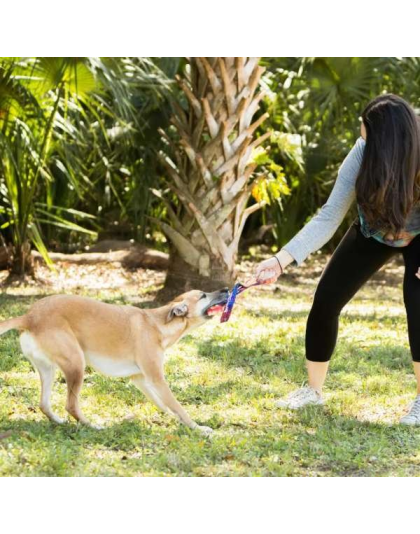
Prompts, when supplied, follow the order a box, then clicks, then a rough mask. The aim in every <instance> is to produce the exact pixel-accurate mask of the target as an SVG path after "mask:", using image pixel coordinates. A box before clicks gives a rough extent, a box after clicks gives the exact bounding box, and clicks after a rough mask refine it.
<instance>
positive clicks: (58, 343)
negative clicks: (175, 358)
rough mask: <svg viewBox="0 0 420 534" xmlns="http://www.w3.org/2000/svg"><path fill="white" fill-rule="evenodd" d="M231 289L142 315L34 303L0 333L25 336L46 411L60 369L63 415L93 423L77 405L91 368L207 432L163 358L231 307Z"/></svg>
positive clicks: (81, 301) (76, 302)
mask: <svg viewBox="0 0 420 534" xmlns="http://www.w3.org/2000/svg"><path fill="white" fill-rule="evenodd" d="M226 296H227V291H226V290H221V291H217V292H214V293H210V294H209V293H203V292H202V291H195V290H194V291H189V292H188V293H185V294H183V295H181V296H180V297H178V298H176V299H175V300H174V301H173V302H171V303H170V304H167V305H166V306H162V307H160V308H156V309H149V310H141V309H139V308H135V307H133V306H116V305H113V304H105V303H103V302H98V301H96V300H93V299H89V298H84V297H77V296H67V295H57V296H53V297H47V298H44V299H41V300H39V301H38V302H36V303H35V304H34V305H33V306H32V307H31V309H30V310H29V312H28V313H27V314H26V315H23V316H21V317H16V318H14V319H10V320H8V321H4V322H3V323H0V335H1V334H3V333H4V332H7V331H8V330H11V329H17V330H19V331H20V333H21V336H20V343H21V347H22V351H23V353H24V355H25V356H26V357H27V358H28V359H29V360H30V361H31V362H32V364H33V365H34V366H35V368H36V369H37V370H38V372H39V375H40V378H41V386H42V388H41V403H40V407H41V410H42V411H43V413H44V414H45V415H46V416H47V417H48V418H49V419H51V420H52V421H55V422H57V423H61V422H63V421H62V420H61V419H60V418H59V417H57V415H56V414H54V413H53V411H52V409H51V404H50V396H51V389H52V385H53V381H54V374H55V370H56V369H57V367H58V368H59V369H61V371H62V372H63V373H64V376H65V379H66V382H67V403H66V410H67V411H68V413H69V414H70V415H72V416H73V417H74V418H75V419H76V420H77V421H80V422H81V423H84V424H90V423H89V421H88V420H87V419H86V417H85V416H84V415H83V413H82V411H81V409H80V405H79V394H80V391H81V389H82V384H83V377H84V371H85V366H86V364H89V365H91V366H92V367H94V368H96V369H98V370H100V371H102V372H105V374H108V375H110V376H128V377H130V378H131V380H132V381H133V383H134V384H135V385H136V386H137V387H138V388H139V389H141V391H142V392H143V393H144V394H145V395H146V396H147V397H148V398H149V399H150V400H151V401H152V402H154V403H155V404H156V405H157V406H158V407H159V408H160V409H162V410H164V411H165V412H168V413H172V414H174V415H176V416H177V417H178V418H179V420H180V421H181V422H182V423H184V424H185V425H187V426H188V427H189V428H197V429H199V430H201V431H202V432H203V433H210V432H211V429H209V428H208V427H200V426H199V425H197V423H195V422H194V421H193V420H192V419H191V418H190V416H189V415H188V414H187V412H186V411H185V410H184V408H183V407H182V406H181V405H180V404H179V402H178V401H177V400H176V398H175V397H174V395H173V393H172V392H171V390H170V388H169V386H168V384H167V382H166V380H165V377H164V372H163V364H164V352H165V350H166V349H167V348H168V347H170V346H171V345H173V344H174V343H176V342H177V341H178V340H179V339H180V338H181V337H182V336H183V335H185V334H186V333H187V332H189V331H191V330H192V329H193V328H196V327H198V326H200V325H202V324H203V323H204V322H206V320H207V319H208V318H209V316H208V315H206V311H207V309H208V308H209V307H211V306H212V305H214V304H220V303H224V302H225V301H226Z"/></svg>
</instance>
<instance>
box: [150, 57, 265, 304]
mask: <svg viewBox="0 0 420 534" xmlns="http://www.w3.org/2000/svg"><path fill="white" fill-rule="evenodd" d="M258 62H259V58H242V57H237V58H220V57H219V58H204V57H203V58H189V59H188V69H186V71H185V75H184V76H183V77H182V78H181V77H178V83H179V85H180V87H181V89H182V91H183V93H184V95H185V99H186V102H187V105H186V109H183V108H182V107H181V106H180V105H179V104H177V103H175V104H174V110H175V112H174V116H173V118H172V124H173V126H174V127H175V130H176V134H177V135H176V138H174V137H173V136H171V133H170V132H168V133H165V132H161V133H162V135H163V137H164V140H165V142H166V150H165V153H161V154H160V160H161V162H162V164H163V167H164V169H165V171H166V177H167V180H168V187H169V188H170V190H171V191H172V193H173V198H172V199H168V198H167V197H166V196H164V195H162V193H161V192H159V191H156V190H154V191H153V192H154V193H155V194H156V195H158V196H159V197H160V198H161V200H162V201H163V202H164V204H165V205H166V212H167V217H168V220H167V222H163V221H156V222H157V223H159V224H160V226H161V228H162V230H163V232H164V233H165V234H166V236H167V238H168V240H169V241H170V243H171V249H172V250H171V260H170V267H169V271H168V275H167V279H166V283H165V288H164V294H165V293H166V294H168V293H175V292H180V291H183V290H187V289H190V288H192V287H194V288H199V289H203V290H206V289H207V290H209V289H215V288H219V287H220V286H226V285H231V284H232V283H233V282H234V280H235V277H236V272H235V263H236V256H237V251H238V244H239V239H240V236H241V234H242V231H243V228H244V225H245V222H246V219H247V217H248V216H249V215H250V214H251V213H252V212H253V211H256V210H257V209H258V208H259V207H260V206H261V205H262V203H261V204H258V203H257V204H253V205H252V206H251V207H248V208H247V207H246V206H247V203H248V200H249V196H250V194H251V189H252V185H253V183H252V174H253V172H254V170H255V168H256V164H255V163H253V161H252V153H253V150H254V149H255V148H256V147H257V146H259V145H260V144H261V143H262V142H263V141H264V140H265V139H266V138H267V137H268V136H269V135H270V133H269V132H268V133H266V134H264V135H263V136H261V137H257V138H256V137H255V131H256V129H257V128H258V126H259V125H260V124H261V123H262V122H263V121H264V120H265V119H266V117H267V114H264V115H262V116H260V117H259V118H258V119H257V120H256V121H255V122H254V123H252V118H253V116H254V114H255V113H256V111H257V110H258V107H259V102H260V101H261V98H262V96H263V93H262V92H258V85H259V80H260V78H261V74H262V73H263V71H264V69H263V68H262V67H260V66H259V64H258ZM174 199H176V200H175V201H174Z"/></svg>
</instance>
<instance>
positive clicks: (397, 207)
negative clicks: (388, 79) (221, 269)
mask: <svg viewBox="0 0 420 534" xmlns="http://www.w3.org/2000/svg"><path fill="white" fill-rule="evenodd" d="M362 119H363V120H362V125H361V137H360V138H359V139H358V140H357V142H356V144H355V145H354V147H353V148H352V150H351V151H350V153H349V154H348V156H347V157H346V159H345V160H344V162H343V164H342V165H341V167H340V170H339V172H338V178H337V181H336V183H335V186H334V188H333V190H332V192H331V195H330V197H329V198H328V201H327V203H326V204H325V205H324V206H323V207H322V209H321V210H320V211H319V213H318V214H317V215H316V216H315V217H314V218H313V219H312V220H311V221H310V222H309V223H308V224H307V225H306V226H305V227H304V228H303V229H302V230H301V231H300V232H299V233H298V234H297V235H296V236H295V237H294V238H293V239H292V240H291V241H290V242H289V243H287V245H286V246H284V247H283V248H282V249H281V250H280V252H279V253H278V254H276V255H275V256H274V257H272V258H269V259H268V260H265V261H263V262H262V263H261V264H260V265H259V266H258V269H257V273H256V276H257V278H259V279H264V280H267V281H269V282H274V281H275V280H276V279H277V278H278V277H279V276H280V275H281V274H282V273H283V271H284V270H285V268H286V267H287V266H288V265H289V264H290V263H292V262H293V261H295V262H296V263H297V265H300V264H301V263H302V262H303V261H304V260H305V259H306V258H307V256H309V254H311V253H312V252H314V251H316V250H318V249H320V248H321V247H322V246H323V245H324V244H325V243H326V242H327V241H328V240H329V239H330V238H331V237H332V236H333V234H334V232H335V231H336V230H337V228H338V226H339V225H340V223H341V222H342V220H343V219H344V216H345V215H346V213H347V211H348V210H349V208H350V206H351V205H352V203H353V201H354V200H355V199H356V202H357V209H358V213H359V216H358V218H357V220H356V221H355V222H354V223H353V225H352V226H351V227H350V228H349V230H348V231H347V233H346V235H345V236H344V237H343V239H342V241H341V242H340V244H339V245H338V247H337V249H336V250H335V252H334V254H333V255H332V257H331V259H330V261H329V262H328V264H327V266H326V268H325V270H324V272H323V274H322V276H321V279H320V281H319V284H318V287H317V289H316V292H315V297H314V301H313V304H312V309H311V311H310V313H309V317H308V321H307V326H306V364H307V370H308V386H307V387H303V388H300V389H298V390H296V391H294V392H293V393H292V394H291V395H289V397H287V398H286V399H284V400H281V401H279V402H278V403H277V405H278V406H279V407H288V408H301V407H303V406H306V405H308V404H322V403H323V398H322V387H323V385H324V382H325V378H326V375H327V371H328V365H329V361H330V358H331V355H332V353H333V351H334V348H335V344H336V340H337V332H338V318H339V315H340V312H341V310H342V309H343V307H344V306H345V305H346V304H347V303H348V302H349V301H350V299H351V298H352V297H353V296H354V295H355V294H356V292H357V291H358V290H359V289H360V288H361V287H362V286H363V284H364V283H365V282H366V281H367V280H369V278H370V277H371V276H372V275H373V274H374V273H375V272H376V271H378V270H379V269H380V268H381V267H382V266H383V265H384V264H385V263H386V262H387V261H388V260H389V259H390V258H392V257H393V256H394V255H396V254H398V253H401V254H402V256H403V259H404V263H405V275H404V303H405V307H406V312H407V323H408V336H409V342H410V348H411V354H412V357H413V364H414V372H415V375H416V379H417V397H416V400H415V401H414V403H413V405H412V407H411V410H410V412H409V413H408V415H406V416H405V417H403V418H402V419H401V423H403V424H408V425H420V269H419V266H420V127H419V122H418V119H417V117H416V115H415V113H414V110H413V109H412V108H411V107H410V106H409V105H408V104H407V102H405V101H404V100H403V99H402V98H400V97H398V96H395V95H392V94H387V95H382V96H379V97H377V98H375V99H374V100H372V102H370V103H369V104H368V106H367V107H366V109H365V110H364V112H363V114H362ZM416 236H417V237H416Z"/></svg>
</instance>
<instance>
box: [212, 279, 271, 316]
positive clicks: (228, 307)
mask: <svg viewBox="0 0 420 534" xmlns="http://www.w3.org/2000/svg"><path fill="white" fill-rule="evenodd" d="M264 283H266V282H264V281H257V282H254V283H252V284H248V285H244V284H241V283H240V282H238V283H237V284H235V285H234V286H233V288H232V291H231V292H230V293H229V297H228V300H227V302H226V304H225V307H224V308H223V312H222V316H221V317H220V322H221V323H226V322H227V321H229V318H230V315H231V313H232V310H233V306H234V304H235V301H236V297H237V296H238V295H239V294H240V293H242V291H245V289H248V288H250V287H253V286H259V285H261V284H264Z"/></svg>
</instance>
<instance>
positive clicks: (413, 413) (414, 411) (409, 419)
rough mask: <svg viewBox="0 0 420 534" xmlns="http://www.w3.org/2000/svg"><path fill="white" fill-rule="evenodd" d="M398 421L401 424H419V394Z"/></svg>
mask: <svg viewBox="0 0 420 534" xmlns="http://www.w3.org/2000/svg"><path fill="white" fill-rule="evenodd" d="M400 423H401V424H402V425H420V395H417V397H416V400H415V401H414V402H413V404H412V405H411V407H410V411H409V412H408V414H407V415H404V417H402V418H401V419H400Z"/></svg>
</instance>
